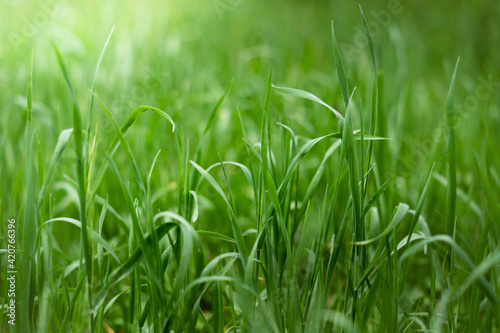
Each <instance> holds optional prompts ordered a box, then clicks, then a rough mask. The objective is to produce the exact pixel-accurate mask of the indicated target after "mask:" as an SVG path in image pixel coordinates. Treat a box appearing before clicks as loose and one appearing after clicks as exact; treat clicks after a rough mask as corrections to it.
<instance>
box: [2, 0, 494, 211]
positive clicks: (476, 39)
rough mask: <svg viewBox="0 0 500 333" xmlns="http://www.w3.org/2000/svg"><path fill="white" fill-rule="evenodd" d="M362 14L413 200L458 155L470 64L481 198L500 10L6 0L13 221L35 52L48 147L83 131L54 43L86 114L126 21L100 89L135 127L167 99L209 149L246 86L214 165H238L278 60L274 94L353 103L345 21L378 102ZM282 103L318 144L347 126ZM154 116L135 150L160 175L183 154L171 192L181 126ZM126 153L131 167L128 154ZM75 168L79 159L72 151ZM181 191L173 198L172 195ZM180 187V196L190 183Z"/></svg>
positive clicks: (362, 81) (365, 93)
mask: <svg viewBox="0 0 500 333" xmlns="http://www.w3.org/2000/svg"><path fill="white" fill-rule="evenodd" d="M360 4H361V5H362V6H363V10H364V12H365V15H366V18H367V22H368V24H369V25H370V29H371V30H372V35H373V38H374V43H375V49H376V53H377V54H376V55H377V61H378V64H379V68H380V73H381V74H382V75H383V78H382V79H383V86H382V95H381V113H382V115H381V118H380V119H381V121H380V122H379V129H378V131H377V133H378V134H379V135H386V136H389V137H391V138H393V139H394V141H392V142H391V143H389V144H383V145H384V147H385V148H381V149H392V150H397V152H398V153H400V156H399V157H398V159H397V160H398V161H397V165H396V167H395V168H393V169H394V170H398V174H393V175H392V176H394V177H398V176H399V177H402V178H403V179H400V181H399V182H396V184H397V185H398V186H400V188H399V191H397V192H398V195H399V196H400V198H399V199H405V198H406V196H408V195H412V193H411V191H407V190H408V189H409V188H411V187H412V186H415V184H416V182H417V181H418V180H419V177H410V176H413V175H415V172H416V173H417V174H419V173H420V172H421V171H422V170H421V169H420V167H421V166H422V163H424V162H425V161H428V160H429V158H430V156H429V155H430V152H431V150H432V146H433V145H434V143H435V142H436V140H437V141H438V142H441V143H442V144H441V145H439V147H438V151H437V152H434V153H437V154H444V153H445V151H444V149H445V144H444V141H445V139H444V132H443V131H444V128H443V125H444V120H445V116H444V107H445V100H446V94H447V89H448V84H449V79H450V77H451V73H452V70H453V66H454V64H455V61H456V58H457V57H458V56H460V57H461V65H460V69H459V74H458V75H459V77H458V81H457V97H456V105H457V106H456V107H457V109H458V110H460V114H462V115H463V117H461V120H464V121H460V124H459V128H458V129H457V132H458V133H459V134H458V138H457V139H458V142H459V146H460V147H463V149H459V157H458V163H459V164H461V165H462V166H463V167H462V168H460V169H461V170H463V172H462V173H460V174H459V175H458V176H459V184H460V185H461V186H463V187H464V190H465V191H466V192H467V188H468V186H469V185H470V184H471V181H472V180H471V178H472V176H473V175H472V174H470V172H468V171H467V170H471V169H473V166H474V163H475V161H474V159H473V157H472V151H473V150H478V151H480V150H481V149H483V150H484V149H486V147H487V145H486V144H485V142H486V141H488V140H490V142H491V139H497V138H498V130H497V129H498V124H499V110H498V105H500V103H499V94H498V90H499V89H498V88H499V82H500V73H499V68H500V57H498V54H499V51H500V29H498V18H499V17H500V5H499V3H498V2H497V1H480V2H476V1H460V2H455V1H389V2H385V1H369V2H362V3H358V2H355V1H308V2H305V1H272V2H269V1H245V0H241V1H240V0H233V1H231V0H210V1H190V2H185V1H147V2H141V3H139V2H135V1H105V2H100V1H85V2H70V1H64V0H49V1H15V2H14V1H2V5H1V8H2V20H1V21H0V30H1V31H2V33H1V34H0V45H1V48H0V64H1V67H0V91H1V93H0V96H1V100H2V103H1V104H0V110H1V111H0V114H1V120H2V121H1V124H0V129H1V136H0V138H1V140H2V141H1V142H2V145H1V147H2V151H1V155H2V157H1V161H2V165H1V168H2V174H3V175H4V176H3V177H2V178H3V179H4V181H2V218H3V219H5V218H6V216H13V215H16V214H17V212H18V210H19V208H20V207H21V206H22V202H20V200H21V198H22V196H17V195H8V193H10V192H11V191H12V190H13V189H14V192H16V191H19V190H21V189H22V188H23V186H22V183H21V182H22V179H23V168H17V167H16V165H24V161H23V158H24V157H23V154H20V152H23V151H25V149H24V148H23V145H24V142H23V141H24V140H21V138H22V137H23V129H24V126H25V118H26V114H25V111H24V106H25V103H26V102H25V97H24V96H25V91H26V78H27V71H28V63H29V59H30V55H31V51H32V50H34V54H35V66H34V100H35V110H34V122H35V124H36V125H35V126H36V129H37V131H38V134H39V135H40V137H42V138H43V141H44V144H45V145H47V147H54V145H55V141H56V139H57V135H58V133H59V132H60V131H61V130H62V129H64V128H68V127H71V126H72V122H71V112H70V111H71V109H70V106H71V102H70V94H69V93H68V92H67V89H66V86H65V83H64V81H63V76H62V75H61V74H60V73H59V70H58V69H57V64H56V58H55V55H54V52H53V50H52V48H51V45H50V40H51V39H53V40H55V41H56V43H57V44H58V45H59V47H60V48H61V50H62V52H63V54H64V56H65V59H66V62H67V64H68V66H69V69H70V73H71V76H72V79H73V82H74V84H75V89H76V92H77V95H78V97H79V99H80V100H81V104H82V106H83V110H86V103H88V100H89V98H88V97H89V87H90V85H91V80H92V76H93V73H94V68H95V64H96V61H97V58H98V56H99V53H100V50H101V48H102V46H103V44H104V42H105V40H106V37H107V35H108V33H109V32H110V30H111V28H112V27H113V26H114V25H116V30H115V33H114V35H113V37H112V39H111V42H110V45H109V47H108V50H107V52H106V54H105V56H104V59H103V63H102V66H101V69H100V73H99V75H98V78H97V89H96V90H97V93H98V95H99V96H100V97H102V98H103V100H105V102H106V103H107V105H108V106H109V108H110V109H111V111H112V112H113V114H114V115H115V118H116V119H117V121H118V122H119V123H120V122H122V121H123V119H124V118H125V117H126V115H128V113H129V112H130V111H131V110H132V109H133V108H134V107H136V106H138V105H144V104H146V105H152V106H156V107H159V108H161V109H163V110H165V111H166V112H168V113H169V114H170V115H172V116H173V118H174V121H175V122H176V124H177V126H179V128H183V129H184V130H185V132H186V137H188V138H189V137H192V138H193V140H196V138H197V137H198V136H199V133H200V132H201V131H202V129H203V126H204V124H205V121H206V119H207V117H208V114H209V112H210V110H211V108H212V107H213V105H214V104H215V102H216V101H217V99H218V98H219V96H220V95H221V94H222V92H223V89H224V87H225V86H226V85H227V84H228V82H230V81H231V80H233V79H234V85H233V88H232V91H231V93H230V95H229V97H228V102H226V103H225V104H224V106H223V110H222V112H221V114H220V118H219V119H218V121H217V124H216V126H217V129H216V131H214V132H215V133H216V134H217V135H216V136H213V135H212V139H214V138H215V137H216V138H217V140H211V141H210V142H208V143H207V147H208V146H209V147H210V149H211V150H212V152H213V154H206V155H205V156H206V159H207V160H206V161H205V162H206V163H209V162H216V161H217V159H218V156H217V152H221V153H222V154H223V157H224V158H225V159H232V158H235V157H237V155H238V154H239V153H241V151H242V149H244V147H245V146H244V144H243V142H242V140H241V131H240V127H239V120H238V117H237V113H236V108H237V107H238V108H239V109H240V110H241V112H242V115H243V117H244V119H245V126H247V130H249V135H250V136H251V138H256V135H258V132H257V131H252V129H254V128H257V127H258V126H259V122H260V117H261V113H260V110H261V109H262V104H263V97H264V91H265V77H266V75H267V72H268V71H269V68H270V67H271V66H272V67H273V71H274V76H273V83H274V84H277V85H285V86H289V87H295V88H300V89H304V90H307V91H310V92H312V93H314V94H316V95H318V96H319V97H321V98H323V99H324V100H325V101H327V102H328V103H330V104H332V105H333V106H334V107H336V108H339V109H341V106H342V102H341V93H340V88H339V85H338V80H337V76H336V73H335V64H334V60H333V56H332V45H331V28H330V23H331V21H333V24H334V26H335V30H336V34H337V39H338V42H339V44H340V47H341V49H342V51H343V52H344V57H345V67H346V72H347V76H348V80H349V85H350V87H353V86H357V87H358V92H359V95H358V96H357V98H359V99H362V100H363V101H365V100H368V99H369V94H370V89H371V88H369V87H370V85H371V82H372V78H373V74H372V72H371V71H372V70H371V65H370V63H369V52H368V46H367V44H366V40H365V39H364V33H363V27H362V23H361V20H360V15H359V5H360ZM273 98H274V102H273V107H274V110H273V112H274V115H275V118H276V120H279V119H281V120H283V122H285V123H288V124H289V125H290V126H292V128H293V129H294V130H295V131H296V132H297V134H299V135H304V136H306V137H313V136H314V137H316V136H319V135H320V134H326V133H330V132H331V131H332V128H336V125H335V122H334V119H333V117H331V116H330V115H328V114H327V113H326V112H325V111H324V110H321V108H320V107H318V106H315V105H312V104H310V103H307V102H302V101H297V100H296V99H293V98H288V97H283V96H282V95H279V94H276V95H275V96H274V97H273ZM84 119H85V115H84ZM139 122H140V125H139V126H137V127H136V128H135V129H134V130H133V131H132V132H131V133H129V137H130V142H131V145H132V147H133V150H134V151H141V153H143V158H141V160H143V161H144V162H145V163H143V164H141V168H142V169H143V170H147V168H148V165H149V163H150V161H152V159H153V157H154V155H155V154H156V152H157V150H158V149H160V148H162V149H164V150H167V153H166V154H162V155H161V157H160V159H162V160H163V163H165V164H167V165H170V166H174V167H173V168H169V167H165V168H163V169H161V170H162V171H161V172H159V175H158V177H160V179H161V180H162V183H163V184H169V183H172V182H173V180H175V179H176V175H175V166H176V165H177V164H176V163H177V161H176V159H175V158H170V157H172V156H173V149H174V148H173V147H175V146H174V145H175V140H174V139H173V137H169V136H165V135H164V132H165V131H170V129H169V126H170V125H168V124H167V123H166V122H163V121H160V122H159V121H158V120H157V118H155V117H154V116H153V117H151V116H145V117H144V119H140V121H139ZM398 124H399V125H398ZM398 126H399V127H398ZM397 128H403V129H404V130H403V131H397ZM100 130H101V131H102V132H103V135H101V137H100V138H101V140H103V141H106V140H109V139H110V138H111V137H112V134H113V129H112V127H111V125H110V123H109V122H108V121H103V122H102V124H101V125H100ZM479 133H482V134H481V136H480V138H481V139H480V140H478V138H479V136H478V135H479ZM400 134H403V135H401V136H400V137H396V136H397V135H400ZM483 134H484V135H483ZM46 150H47V151H48V152H50V151H51V150H52V148H48V149H46ZM169 150H170V152H171V153H169V152H168V151H169ZM169 154H170V155H169ZM320 156H321V155H320ZM48 157H49V155H48V153H47V156H46V158H48ZM121 157H122V158H123V159H124V158H125V156H124V154H123V156H121ZM491 158H494V157H491ZM65 159H66V160H67V161H66V162H67V163H68V165H71V160H70V159H71V156H70V155H68V156H67V157H65ZM443 168H444V165H439V162H438V170H441V171H443V172H444V169H443ZM385 169H386V172H390V171H394V170H393V169H391V168H389V167H386V168H385ZM388 176H391V175H390V174H388ZM104 185H106V184H104ZM165 186H166V187H165V191H167V188H169V187H168V186H167V185H165ZM172 186H173V187H172ZM172 186H171V187H170V189H173V188H174V187H175V184H174V185H172ZM16 189H17V190H16ZM443 190H444V189H443ZM105 191H106V189H104V191H103V193H105ZM413 193H414V195H415V196H416V195H417V192H413ZM395 199H398V198H395ZM410 199H411V200H412V201H414V200H416V197H411V198H410ZM396 201H397V200H396ZM165 204H166V202H165ZM60 208H61V209H62V208H63V207H62V206H61V207H60Z"/></svg>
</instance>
